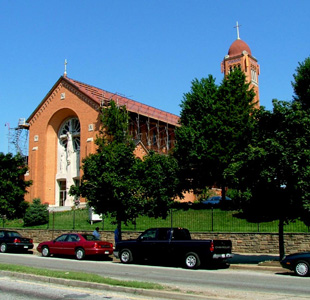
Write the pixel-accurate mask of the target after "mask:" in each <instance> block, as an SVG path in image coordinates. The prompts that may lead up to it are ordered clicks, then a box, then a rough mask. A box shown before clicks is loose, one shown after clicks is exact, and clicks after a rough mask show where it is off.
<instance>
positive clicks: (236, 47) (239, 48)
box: [228, 39, 252, 57]
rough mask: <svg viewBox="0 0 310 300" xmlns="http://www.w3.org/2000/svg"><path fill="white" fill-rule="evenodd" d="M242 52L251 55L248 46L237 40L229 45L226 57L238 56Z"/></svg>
mask: <svg viewBox="0 0 310 300" xmlns="http://www.w3.org/2000/svg"><path fill="white" fill-rule="evenodd" d="M243 51H246V52H247V53H248V54H250V55H252V53H251V49H250V47H249V46H248V44H247V43H246V42H244V41H242V40H240V39H237V40H235V41H234V42H233V43H232V44H231V46H230V48H229V50H228V55H229V56H230V57H233V56H238V55H241V54H242V52H243Z"/></svg>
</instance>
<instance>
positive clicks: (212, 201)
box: [201, 196, 231, 205]
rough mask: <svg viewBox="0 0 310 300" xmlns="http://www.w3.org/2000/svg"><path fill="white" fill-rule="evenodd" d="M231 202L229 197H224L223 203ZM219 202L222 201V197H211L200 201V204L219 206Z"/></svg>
mask: <svg viewBox="0 0 310 300" xmlns="http://www.w3.org/2000/svg"><path fill="white" fill-rule="evenodd" d="M229 200H231V199H230V198H229V197H227V196H226V197H225V201H229ZM220 201H222V197H221V196H212V197H209V198H208V199H207V200H204V201H202V202H201V203H202V204H209V205H217V204H220Z"/></svg>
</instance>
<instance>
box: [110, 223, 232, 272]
mask: <svg viewBox="0 0 310 300" xmlns="http://www.w3.org/2000/svg"><path fill="white" fill-rule="evenodd" d="M231 250H232V243H231V241H230V240H192V239H191V235H190V232H189V231H188V229H186V228H150V229H148V230H146V231H144V232H143V233H142V234H141V235H140V236H139V237H138V238H137V239H136V240H123V241H120V242H118V243H116V246H115V250H114V256H115V257H116V258H119V259H120V260H121V262H122V263H124V264H128V263H131V262H134V261H135V262H138V261H144V260H149V261H151V260H153V261H158V260H159V261H160V262H164V261H165V260H166V261H169V262H171V261H175V262H176V263H177V264H179V265H184V266H185V267H186V268H188V269H196V268H198V267H199V266H200V265H201V264H202V263H205V264H212V263H214V262H218V263H219V262H225V261H226V260H227V259H229V258H232V257H233V254H232V253H231Z"/></svg>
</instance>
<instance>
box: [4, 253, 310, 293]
mask: <svg viewBox="0 0 310 300" xmlns="http://www.w3.org/2000/svg"><path fill="white" fill-rule="evenodd" d="M0 262H1V263H11V264H17V265H26V266H27V265H28V266H32V267H39V268H51V269H56V270H65V271H80V272H88V273H95V274H99V275H101V276H104V277H111V278H117V279H124V280H138V281H148V282H157V283H161V284H165V285H169V286H172V287H174V288H177V289H179V290H181V291H185V292H188V291H191V292H195V293H200V294H203V295H208V297H217V296H219V295H221V297H222V298H223V299H226V298H230V299H243V297H245V298H244V299H310V278H300V277H297V276H294V275H293V274H292V273H291V272H288V271H286V270H284V269H279V268H276V269H274V268H271V269H270V268H267V269H265V268H263V269H260V268H259V267H258V268H257V269H254V270H253V269H252V268H251V269H247V268H240V269H235V268H230V269H218V270H210V269H199V270H186V269H182V268H176V267H163V266H147V265H123V264H120V263H117V262H112V261H96V260H84V261H76V260H75V259H64V258H54V257H49V258H43V257H40V256H37V255H25V254H2V253H1V254H0ZM241 295H242V297H241ZM267 295H268V297H267Z"/></svg>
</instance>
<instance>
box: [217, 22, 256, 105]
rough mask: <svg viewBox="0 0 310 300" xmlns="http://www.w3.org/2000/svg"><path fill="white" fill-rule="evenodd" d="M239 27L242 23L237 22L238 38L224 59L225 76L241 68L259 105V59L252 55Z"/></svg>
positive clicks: (222, 67)
mask: <svg viewBox="0 0 310 300" xmlns="http://www.w3.org/2000/svg"><path fill="white" fill-rule="evenodd" d="M239 27H240V25H238V22H237V25H236V26H235V28H237V39H236V40H235V41H234V42H233V43H232V44H231V46H230V48H229V50H228V54H227V55H226V56H225V57H224V60H223V61H222V64H221V69H222V73H224V76H227V75H228V74H229V73H230V72H231V71H232V70H233V69H235V68H240V69H241V70H242V71H243V72H244V74H245V76H246V81H247V82H248V83H250V87H253V89H254V92H255V97H254V102H255V103H256V107H259V87H258V76H259V74H260V67H259V64H258V63H257V59H256V58H255V57H254V56H252V52H251V49H250V47H249V46H248V44H247V43H245V42H244V41H242V40H241V39H240V35H239Z"/></svg>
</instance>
